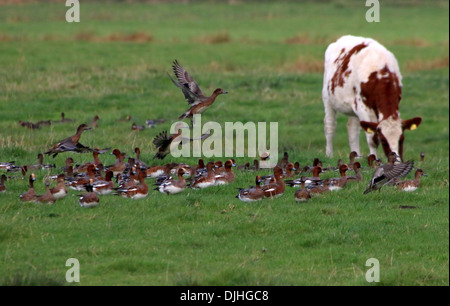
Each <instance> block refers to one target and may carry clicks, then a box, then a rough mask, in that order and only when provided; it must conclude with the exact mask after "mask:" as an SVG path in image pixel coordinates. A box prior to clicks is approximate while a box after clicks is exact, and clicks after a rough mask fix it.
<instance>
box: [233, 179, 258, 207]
mask: <svg viewBox="0 0 450 306" xmlns="http://www.w3.org/2000/svg"><path fill="white" fill-rule="evenodd" d="M255 184H256V186H253V187H250V188H246V189H242V188H239V194H238V195H237V196H236V198H238V199H239V200H241V201H242V202H255V201H259V200H262V199H264V191H263V190H262V189H261V177H260V176H259V175H257V176H256V178H255Z"/></svg>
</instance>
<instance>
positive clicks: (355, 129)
mask: <svg viewBox="0 0 450 306" xmlns="http://www.w3.org/2000/svg"><path fill="white" fill-rule="evenodd" d="M360 130H361V127H360V125H359V118H358V117H354V116H350V117H348V121H347V132H348V143H349V144H350V152H352V151H355V152H356V153H358V155H361V154H360V153H361V152H360V151H359V133H360Z"/></svg>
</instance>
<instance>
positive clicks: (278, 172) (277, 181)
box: [262, 166, 285, 198]
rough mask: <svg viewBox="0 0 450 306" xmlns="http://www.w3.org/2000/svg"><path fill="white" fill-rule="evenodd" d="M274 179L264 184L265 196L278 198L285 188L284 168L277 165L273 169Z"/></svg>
mask: <svg viewBox="0 0 450 306" xmlns="http://www.w3.org/2000/svg"><path fill="white" fill-rule="evenodd" d="M272 179H273V180H274V181H273V182H272V183H269V184H267V185H264V186H262V190H263V191H264V197H266V198H276V197H280V196H282V195H283V193H284V190H285V184H284V180H283V169H282V168H281V167H279V166H275V168H274V169H273V178H272Z"/></svg>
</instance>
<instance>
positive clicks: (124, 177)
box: [114, 167, 141, 190]
mask: <svg viewBox="0 0 450 306" xmlns="http://www.w3.org/2000/svg"><path fill="white" fill-rule="evenodd" d="M140 172H141V170H139V173H140ZM116 182H117V184H118V185H119V186H118V187H117V188H114V189H115V190H118V189H124V188H129V187H134V186H136V185H137V183H139V180H138V172H137V169H136V167H131V168H130V169H129V174H125V173H120V174H117V175H116Z"/></svg>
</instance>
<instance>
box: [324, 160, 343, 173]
mask: <svg viewBox="0 0 450 306" xmlns="http://www.w3.org/2000/svg"><path fill="white" fill-rule="evenodd" d="M342 165H343V162H342V159H341V158H339V159H338V161H337V167H322V171H323V172H327V171H338V170H339V167H340V166H342Z"/></svg>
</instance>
